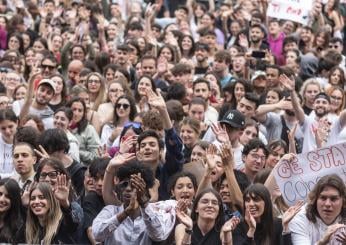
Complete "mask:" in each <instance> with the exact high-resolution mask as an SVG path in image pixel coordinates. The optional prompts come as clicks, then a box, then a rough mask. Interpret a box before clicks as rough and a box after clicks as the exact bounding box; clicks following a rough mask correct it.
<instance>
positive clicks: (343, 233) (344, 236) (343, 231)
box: [335, 227, 346, 244]
mask: <svg viewBox="0 0 346 245" xmlns="http://www.w3.org/2000/svg"><path fill="white" fill-rule="evenodd" d="M335 240H337V241H338V242H340V243H341V244H346V228H345V227H342V228H339V229H338V230H337V231H336V232H335Z"/></svg>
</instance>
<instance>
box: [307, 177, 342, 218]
mask: <svg viewBox="0 0 346 245" xmlns="http://www.w3.org/2000/svg"><path fill="white" fill-rule="evenodd" d="M326 187H333V188H335V189H336V190H338V191H339V193H340V196H341V198H342V199H343V200H342V201H343V207H342V210H341V213H340V215H341V217H342V219H343V223H345V222H346V186H345V184H344V182H343V180H342V179H341V178H340V177H339V176H338V175H336V174H331V175H326V176H323V177H322V178H321V179H320V180H319V181H318V182H317V184H316V185H315V187H314V189H313V190H312V191H311V192H310V193H309V200H308V205H307V206H306V217H307V218H308V220H310V221H311V222H312V223H316V221H317V220H316V217H320V215H319V213H318V211H317V200H318V198H319V196H320V194H321V192H322V191H323V190H324V188H326Z"/></svg>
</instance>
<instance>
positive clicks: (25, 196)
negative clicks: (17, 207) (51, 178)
mask: <svg viewBox="0 0 346 245" xmlns="http://www.w3.org/2000/svg"><path fill="white" fill-rule="evenodd" d="M36 184H37V182H31V183H30V184H29V185H26V186H25V187H24V190H23V194H22V197H21V199H22V205H23V206H24V207H27V206H28V205H29V202H30V191H31V189H32V187H33V186H34V185H36Z"/></svg>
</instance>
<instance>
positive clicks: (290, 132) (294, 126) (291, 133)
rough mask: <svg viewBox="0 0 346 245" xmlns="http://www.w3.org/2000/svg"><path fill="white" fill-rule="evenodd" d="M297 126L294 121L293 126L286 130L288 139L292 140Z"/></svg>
mask: <svg viewBox="0 0 346 245" xmlns="http://www.w3.org/2000/svg"><path fill="white" fill-rule="evenodd" d="M297 127H298V122H296V123H295V124H294V125H293V127H292V128H291V130H288V131H287V136H288V140H294V137H295V135H296V131H297Z"/></svg>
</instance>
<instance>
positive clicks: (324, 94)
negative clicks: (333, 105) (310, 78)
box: [315, 92, 330, 103]
mask: <svg viewBox="0 0 346 245" xmlns="http://www.w3.org/2000/svg"><path fill="white" fill-rule="evenodd" d="M319 98H321V99H325V100H327V101H328V102H329V103H330V97H329V95H328V94H326V93H324V92H320V93H318V94H317V95H316V97H315V100H317V99H319Z"/></svg>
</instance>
